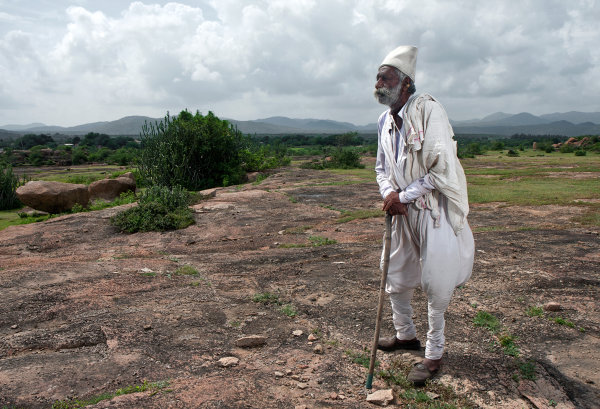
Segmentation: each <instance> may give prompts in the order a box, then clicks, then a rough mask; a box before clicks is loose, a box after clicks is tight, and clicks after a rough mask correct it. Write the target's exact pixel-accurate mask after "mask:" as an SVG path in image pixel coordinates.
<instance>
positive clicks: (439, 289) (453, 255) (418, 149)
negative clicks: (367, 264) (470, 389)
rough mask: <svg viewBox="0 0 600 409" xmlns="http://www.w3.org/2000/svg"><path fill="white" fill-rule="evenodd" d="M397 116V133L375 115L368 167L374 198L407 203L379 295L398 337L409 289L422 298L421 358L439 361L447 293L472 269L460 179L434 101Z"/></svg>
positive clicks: (388, 120)
mask: <svg viewBox="0 0 600 409" xmlns="http://www.w3.org/2000/svg"><path fill="white" fill-rule="evenodd" d="M399 115H400V116H401V118H402V119H403V123H402V128H401V129H400V130H398V129H397V127H396V126H395V124H394V121H393V119H392V116H391V114H390V112H389V110H388V111H386V112H384V113H383V114H382V115H381V116H380V118H379V138H378V143H379V146H378V153H377V162H376V165H375V171H376V174H377V182H378V184H379V191H380V193H381V195H382V196H383V197H385V196H387V195H388V194H389V193H390V192H392V191H393V190H402V192H401V193H400V200H401V201H402V202H403V203H409V205H408V215H406V216H395V217H394V219H393V223H392V240H391V251H390V262H389V268H388V278H387V282H386V292H387V293H389V294H390V301H391V303H392V311H393V321H394V327H395V328H396V336H397V337H398V338H399V339H412V338H414V337H415V336H416V330H415V327H414V324H413V322H412V308H411V307H410V300H411V298H412V295H413V292H414V289H415V288H418V287H420V288H421V289H422V290H423V291H424V292H425V293H426V294H427V297H428V316H429V331H428V333H427V344H426V349H425V357H426V358H429V359H439V358H441V356H442V354H443V351H444V343H445V339H444V326H445V321H444V313H445V311H446V309H447V308H448V304H449V302H450V299H451V298H452V294H453V292H454V289H455V288H456V287H457V286H459V285H461V284H463V283H465V282H466V281H467V280H468V279H469V277H470V276H471V271H472V267H473V257H474V253H475V246H474V240H473V234H472V232H471V229H470V228H469V225H468V223H467V220H466V217H467V214H468V211H469V207H468V200H467V186H466V178H465V176H464V171H463V169H462V166H461V165H460V162H459V161H458V158H457V157H456V143H455V142H454V140H453V139H452V136H453V133H452V129H451V127H450V125H449V122H448V119H447V117H446V114H445V111H444V109H443V108H442V106H441V105H440V104H439V103H438V102H437V101H435V100H434V99H433V98H432V97H431V96H429V95H425V96H413V97H411V98H410V99H409V101H408V102H407V103H406V104H405V105H404V107H403V108H402V110H401V111H400V112H399ZM398 135H399V136H400V137H399V138H396V136H398ZM382 262H383V252H382Z"/></svg>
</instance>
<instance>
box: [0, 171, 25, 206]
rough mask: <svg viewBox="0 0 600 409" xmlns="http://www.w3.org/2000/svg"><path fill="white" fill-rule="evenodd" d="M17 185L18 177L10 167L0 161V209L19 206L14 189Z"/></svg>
mask: <svg viewBox="0 0 600 409" xmlns="http://www.w3.org/2000/svg"><path fill="white" fill-rule="evenodd" d="M18 186H19V177H18V176H17V175H15V174H14V173H13V170H12V167H11V166H10V165H9V164H7V163H3V162H1V161H0V210H10V209H15V208H17V207H21V202H20V201H19V199H18V198H17V195H16V193H15V191H16V190H17V187H18Z"/></svg>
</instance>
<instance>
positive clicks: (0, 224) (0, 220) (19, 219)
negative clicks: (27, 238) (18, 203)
mask: <svg viewBox="0 0 600 409" xmlns="http://www.w3.org/2000/svg"><path fill="white" fill-rule="evenodd" d="M52 217H53V216H52V215H50V214H48V215H39V216H28V215H26V214H25V213H18V212H17V211H14V210H3V211H0V230H3V229H6V228H7V227H8V226H18V225H21V224H29V223H37V222H43V221H46V220H48V219H50V218H52Z"/></svg>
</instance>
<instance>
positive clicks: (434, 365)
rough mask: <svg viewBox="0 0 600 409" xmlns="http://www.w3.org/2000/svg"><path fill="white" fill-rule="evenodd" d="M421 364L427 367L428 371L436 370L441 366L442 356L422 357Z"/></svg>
mask: <svg viewBox="0 0 600 409" xmlns="http://www.w3.org/2000/svg"><path fill="white" fill-rule="evenodd" d="M423 365H425V366H426V367H427V369H429V370H430V371H437V370H438V369H440V367H441V366H442V358H440V359H429V358H425V359H423Z"/></svg>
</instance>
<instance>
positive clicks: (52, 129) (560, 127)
mask: <svg viewBox="0 0 600 409" xmlns="http://www.w3.org/2000/svg"><path fill="white" fill-rule="evenodd" d="M162 120H163V118H151V117H147V116H141V115H130V116H126V117H123V118H120V119H117V120H115V121H100V122H92V123H87V124H81V125H76V126H71V127H61V126H48V125H44V124H40V123H33V124H30V125H33V126H31V127H28V125H4V126H0V130H3V131H5V132H3V134H4V135H7V134H13V133H14V134H16V135H18V134H27V133H61V134H66V135H82V134H86V133H89V132H97V133H104V134H107V135H132V136H139V135H140V133H141V131H142V127H143V125H144V124H145V123H151V124H153V123H155V122H160V121H162ZM227 120H228V121H229V122H230V123H231V124H232V125H233V126H235V127H237V128H238V129H239V130H240V131H242V132H243V133H245V134H290V133H300V134H306V133H325V134H327V133H345V132H359V133H375V132H377V124H376V123H370V124H367V125H355V124H352V123H350V122H342V121H334V120H331V119H315V118H302V119H298V118H288V117H285V116H272V117H267V118H261V119H254V120H247V121H240V120H236V119H227ZM579 121H581V122H579ZM451 124H452V126H453V128H454V132H455V133H456V134H481V133H483V134H497V135H513V134H517V133H525V134H540V135H544V134H546V135H565V136H578V135H585V134H600V112H579V111H569V112H564V113H558V112H555V113H552V114H544V115H539V116H536V115H533V114H530V113H528V112H521V113H518V114H507V113H504V112H496V113H493V114H490V115H487V116H485V117H483V118H482V119H471V120H463V121H452V120H451Z"/></svg>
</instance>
